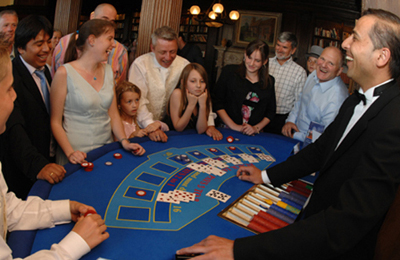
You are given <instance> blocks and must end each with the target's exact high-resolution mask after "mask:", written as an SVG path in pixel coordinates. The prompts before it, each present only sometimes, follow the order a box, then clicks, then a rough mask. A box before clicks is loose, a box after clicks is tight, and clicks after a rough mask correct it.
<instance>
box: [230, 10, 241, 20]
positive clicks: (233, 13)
mask: <svg viewBox="0 0 400 260" xmlns="http://www.w3.org/2000/svg"><path fill="white" fill-rule="evenodd" d="M229 18H231V20H234V21H236V20H237V19H239V12H238V11H235V10H233V11H231V12H230V13H229Z"/></svg>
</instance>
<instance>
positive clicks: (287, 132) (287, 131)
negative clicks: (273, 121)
mask: <svg viewBox="0 0 400 260" xmlns="http://www.w3.org/2000/svg"><path fill="white" fill-rule="evenodd" d="M293 130H294V131H295V132H299V129H298V128H297V126H296V124H294V123H292V122H287V123H286V124H285V125H284V126H283V127H282V134H283V135H284V136H287V137H291V138H293V133H292V131H293Z"/></svg>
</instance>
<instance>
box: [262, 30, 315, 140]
mask: <svg viewBox="0 0 400 260" xmlns="http://www.w3.org/2000/svg"><path fill="white" fill-rule="evenodd" d="M296 49H297V38H296V36H295V35H294V34H293V33H291V32H282V33H281V34H280V35H279V37H278V40H277V43H276V46H275V57H274V58H270V59H269V74H271V75H272V76H273V77H274V78H275V96H276V115H275V117H274V119H272V121H271V122H270V123H269V124H268V125H267V126H266V127H265V131H267V132H270V133H275V134H282V133H281V131H282V127H283V125H284V124H285V120H286V118H287V116H288V115H289V113H290V111H291V110H292V108H293V106H294V104H295V102H296V101H297V99H298V98H299V94H300V93H301V90H302V89H303V86H304V84H305V82H306V79H307V74H306V71H305V70H304V69H303V67H301V66H300V65H298V64H297V63H296V62H294V61H293V59H292V55H293V54H294V53H295V52H296Z"/></svg>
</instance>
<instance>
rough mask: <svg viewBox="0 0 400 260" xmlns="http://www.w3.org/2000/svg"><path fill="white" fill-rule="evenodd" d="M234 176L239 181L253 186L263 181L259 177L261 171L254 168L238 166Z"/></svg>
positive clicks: (252, 166)
mask: <svg viewBox="0 0 400 260" xmlns="http://www.w3.org/2000/svg"><path fill="white" fill-rule="evenodd" d="M236 176H237V177H238V178H239V180H242V181H248V182H252V183H254V184H260V183H263V179H262V177H261V170H260V169H258V168H257V167H256V166H254V165H251V166H240V167H239V169H238V170H237V172H236Z"/></svg>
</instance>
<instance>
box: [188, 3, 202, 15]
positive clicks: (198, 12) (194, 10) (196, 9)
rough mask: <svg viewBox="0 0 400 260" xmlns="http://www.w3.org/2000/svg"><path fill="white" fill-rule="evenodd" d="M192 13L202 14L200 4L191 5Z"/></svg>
mask: <svg viewBox="0 0 400 260" xmlns="http://www.w3.org/2000/svg"><path fill="white" fill-rule="evenodd" d="M190 13H191V14H192V15H198V14H200V7H199V6H198V5H193V6H192V7H190Z"/></svg>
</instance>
